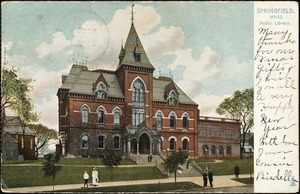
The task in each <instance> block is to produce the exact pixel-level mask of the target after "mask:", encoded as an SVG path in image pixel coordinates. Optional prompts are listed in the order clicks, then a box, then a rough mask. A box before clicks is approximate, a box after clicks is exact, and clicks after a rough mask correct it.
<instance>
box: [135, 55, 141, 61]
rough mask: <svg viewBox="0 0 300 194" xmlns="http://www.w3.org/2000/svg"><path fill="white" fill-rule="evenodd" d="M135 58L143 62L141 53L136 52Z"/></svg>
mask: <svg viewBox="0 0 300 194" xmlns="http://www.w3.org/2000/svg"><path fill="white" fill-rule="evenodd" d="M135 60H136V61H138V62H141V54H140V53H135Z"/></svg>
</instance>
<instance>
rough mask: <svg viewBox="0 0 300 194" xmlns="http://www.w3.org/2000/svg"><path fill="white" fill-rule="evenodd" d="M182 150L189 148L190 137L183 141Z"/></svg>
mask: <svg viewBox="0 0 300 194" xmlns="http://www.w3.org/2000/svg"><path fill="white" fill-rule="evenodd" d="M182 150H183V151H188V150H189V141H188V139H184V140H183V141H182Z"/></svg>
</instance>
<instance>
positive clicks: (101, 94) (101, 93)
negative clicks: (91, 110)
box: [97, 83, 106, 99]
mask: <svg viewBox="0 0 300 194" xmlns="http://www.w3.org/2000/svg"><path fill="white" fill-rule="evenodd" d="M97 93H98V95H97V96H98V98H100V99H104V98H105V93H106V87H105V85H104V84H103V83H100V84H99V85H98V87H97Z"/></svg>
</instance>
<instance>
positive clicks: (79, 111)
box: [79, 103, 91, 112]
mask: <svg viewBox="0 0 300 194" xmlns="http://www.w3.org/2000/svg"><path fill="white" fill-rule="evenodd" d="M84 106H86V107H87V108H88V109H89V112H91V109H90V107H89V105H87V104H86V103H84V104H83V105H81V106H80V108H79V112H81V109H82V108H83V107H84Z"/></svg>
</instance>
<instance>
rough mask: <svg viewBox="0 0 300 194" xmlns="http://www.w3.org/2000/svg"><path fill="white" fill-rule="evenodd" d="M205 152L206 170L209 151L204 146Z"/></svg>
mask: <svg viewBox="0 0 300 194" xmlns="http://www.w3.org/2000/svg"><path fill="white" fill-rule="evenodd" d="M204 153H205V170H207V153H208V149H207V147H205V148H204Z"/></svg>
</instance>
